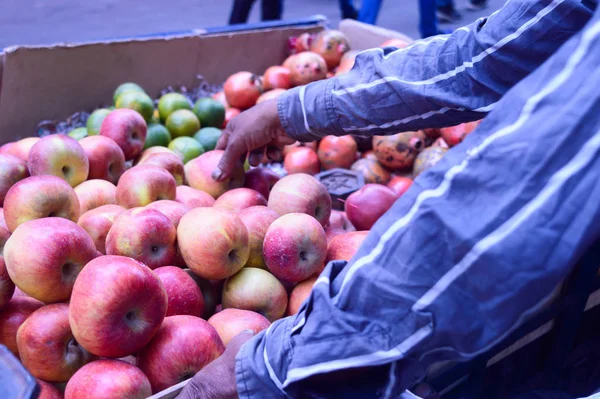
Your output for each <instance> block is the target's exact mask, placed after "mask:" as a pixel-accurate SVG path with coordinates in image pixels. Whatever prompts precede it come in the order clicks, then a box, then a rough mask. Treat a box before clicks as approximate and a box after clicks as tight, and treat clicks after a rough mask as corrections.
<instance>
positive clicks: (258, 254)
mask: <svg viewBox="0 0 600 399" xmlns="http://www.w3.org/2000/svg"><path fill="white" fill-rule="evenodd" d="M238 217H239V218H240V219H241V221H242V222H243V223H244V225H246V228H247V229H248V248H249V249H250V254H249V255H248V261H247V262H246V265H245V266H247V267H258V268H260V269H267V265H266V264H265V258H264V257H263V242H264V240H265V234H267V230H268V228H269V226H271V223H273V222H274V221H275V220H277V218H279V215H278V214H277V212H275V211H274V210H272V209H269V208H267V207H266V206H251V207H249V208H246V209H242V210H241V211H240V213H238Z"/></svg>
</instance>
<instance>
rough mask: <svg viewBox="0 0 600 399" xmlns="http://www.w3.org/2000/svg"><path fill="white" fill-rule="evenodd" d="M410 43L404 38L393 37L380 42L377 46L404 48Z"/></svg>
mask: <svg viewBox="0 0 600 399" xmlns="http://www.w3.org/2000/svg"><path fill="white" fill-rule="evenodd" d="M409 44H410V43H409V42H407V41H406V40H404V39H398V38H393V39H388V40H386V41H385V42H383V43H381V45H380V46H379V47H397V48H405V47H406V46H408V45H409Z"/></svg>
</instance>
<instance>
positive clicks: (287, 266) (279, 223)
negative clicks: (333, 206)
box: [263, 213, 327, 283]
mask: <svg viewBox="0 0 600 399" xmlns="http://www.w3.org/2000/svg"><path fill="white" fill-rule="evenodd" d="M263 256H264V258H265V263H266V265H267V267H268V268H269V270H270V271H271V273H273V274H274V275H275V277H277V278H278V279H280V280H283V281H286V282H290V283H297V282H300V281H302V280H306V279H307V278H309V277H310V276H312V275H313V274H315V272H316V271H317V270H319V269H320V268H321V267H322V266H323V264H324V263H325V257H326V256H327V237H326V236H325V231H324V230H323V226H321V224H320V223H319V222H318V221H317V220H316V219H315V218H313V217H312V216H309V215H307V214H304V213H289V214H287V215H283V216H282V217H280V218H279V219H277V220H275V221H274V222H273V223H272V224H271V226H270V227H269V229H268V230H267V234H266V235H265V241H264V243H263Z"/></svg>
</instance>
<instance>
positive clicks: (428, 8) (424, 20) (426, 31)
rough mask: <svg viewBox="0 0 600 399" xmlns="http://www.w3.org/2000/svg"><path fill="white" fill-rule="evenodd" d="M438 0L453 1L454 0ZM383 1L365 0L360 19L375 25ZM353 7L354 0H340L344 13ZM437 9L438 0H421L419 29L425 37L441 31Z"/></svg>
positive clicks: (359, 15)
mask: <svg viewBox="0 0 600 399" xmlns="http://www.w3.org/2000/svg"><path fill="white" fill-rule="evenodd" d="M438 1H443V2H451V1H452V0H438ZM382 2H383V0H363V2H362V6H361V7H360V11H359V13H358V20H359V21H360V22H364V23H366V24H371V25H375V23H376V22H377V16H378V14H379V9H380V8H381V3H382ZM351 7H353V6H352V0H340V8H341V9H342V14H344V15H346V14H345V11H344V10H348V9H349V8H351ZM435 11H436V0H419V31H420V32H421V37H423V38H425V37H429V36H434V35H437V34H438V33H439V30H438V26H437V17H436V15H435Z"/></svg>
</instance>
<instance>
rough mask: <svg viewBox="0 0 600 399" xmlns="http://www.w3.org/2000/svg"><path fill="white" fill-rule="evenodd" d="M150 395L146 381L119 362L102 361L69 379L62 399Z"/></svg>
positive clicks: (129, 398) (141, 397)
mask: <svg viewBox="0 0 600 399" xmlns="http://www.w3.org/2000/svg"><path fill="white" fill-rule="evenodd" d="M151 395H152V387H151V386H150V381H148V377H146V375H145V374H144V373H143V372H142V370H140V369H139V368H137V367H135V366H134V365H131V364H129V363H127V362H124V361H122V360H113V359H101V360H96V361H93V362H91V363H88V364H86V365H85V366H83V367H82V368H80V369H79V370H78V371H77V372H76V373H75V374H74V375H73V377H71V379H70V380H69V382H68V383H67V387H66V389H65V399H106V398H123V399H125V398H126V399H144V398H147V397H149V396H151Z"/></svg>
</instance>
